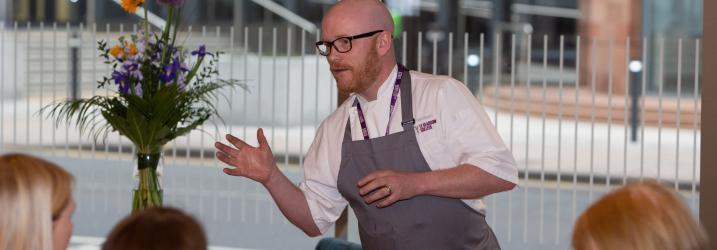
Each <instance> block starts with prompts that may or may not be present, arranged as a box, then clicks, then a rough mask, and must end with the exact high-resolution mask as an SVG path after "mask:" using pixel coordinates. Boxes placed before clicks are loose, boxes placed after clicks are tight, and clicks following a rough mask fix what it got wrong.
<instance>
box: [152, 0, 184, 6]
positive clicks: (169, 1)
mask: <svg viewBox="0 0 717 250" xmlns="http://www.w3.org/2000/svg"><path fill="white" fill-rule="evenodd" d="M157 2H159V3H161V4H164V5H169V6H173V7H179V6H181V5H182V4H184V0H157Z"/></svg>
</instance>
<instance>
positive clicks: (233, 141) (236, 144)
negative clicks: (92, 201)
mask: <svg viewBox="0 0 717 250" xmlns="http://www.w3.org/2000/svg"><path fill="white" fill-rule="evenodd" d="M226 138H227V141H229V143H231V144H232V145H234V147H236V148H237V149H242V148H243V147H251V145H249V144H246V142H244V141H242V140H241V139H239V138H236V137H234V136H233V135H231V134H227V136H226Z"/></svg>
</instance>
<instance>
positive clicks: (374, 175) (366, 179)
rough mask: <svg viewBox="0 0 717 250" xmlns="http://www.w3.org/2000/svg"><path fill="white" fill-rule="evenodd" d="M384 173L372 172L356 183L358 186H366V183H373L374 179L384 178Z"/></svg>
mask: <svg viewBox="0 0 717 250" xmlns="http://www.w3.org/2000/svg"><path fill="white" fill-rule="evenodd" d="M384 173H385V171H374V172H372V173H370V174H368V175H366V176H364V177H363V178H361V180H359V181H358V186H359V187H362V186H364V185H366V184H367V183H369V182H371V181H373V180H374V179H376V178H378V177H381V176H384Z"/></svg>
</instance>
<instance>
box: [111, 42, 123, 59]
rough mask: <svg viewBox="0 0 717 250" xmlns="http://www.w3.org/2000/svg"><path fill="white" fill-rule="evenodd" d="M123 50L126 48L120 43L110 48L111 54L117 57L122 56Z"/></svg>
mask: <svg viewBox="0 0 717 250" xmlns="http://www.w3.org/2000/svg"><path fill="white" fill-rule="evenodd" d="M123 52H124V49H122V46H119V45H115V46H114V47H112V48H110V54H111V55H112V56H114V57H115V58H120V57H121V56H122V53H123Z"/></svg>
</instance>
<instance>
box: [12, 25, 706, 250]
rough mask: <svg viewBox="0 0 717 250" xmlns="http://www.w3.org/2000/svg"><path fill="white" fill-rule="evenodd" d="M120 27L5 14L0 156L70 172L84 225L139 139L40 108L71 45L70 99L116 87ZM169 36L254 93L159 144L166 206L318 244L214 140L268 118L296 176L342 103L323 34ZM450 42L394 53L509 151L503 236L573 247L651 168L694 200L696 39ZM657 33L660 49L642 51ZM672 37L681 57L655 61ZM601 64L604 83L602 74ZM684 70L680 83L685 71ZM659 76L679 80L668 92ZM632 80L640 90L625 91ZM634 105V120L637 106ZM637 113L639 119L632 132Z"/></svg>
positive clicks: (241, 241) (494, 216)
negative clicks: (441, 80)
mask: <svg viewBox="0 0 717 250" xmlns="http://www.w3.org/2000/svg"><path fill="white" fill-rule="evenodd" d="M126 28H129V27H123V26H117V25H115V26H112V25H107V26H105V27H97V26H96V25H80V26H77V27H71V26H67V25H64V24H51V25H47V24H41V23H39V24H29V23H28V24H17V23H13V24H12V25H5V24H0V98H2V99H0V117H2V123H0V152H3V153H4V152H10V151H24V152H30V153H33V154H37V155H40V156H43V157H46V158H49V159H52V160H54V161H57V162H59V163H60V164H62V165H63V166H65V167H66V168H68V169H69V170H70V171H71V172H72V173H73V174H74V175H75V176H76V177H77V187H76V199H77V201H78V204H79V206H78V211H77V214H76V216H75V225H76V231H75V233H76V234H78V235H85V236H92V237H104V236H105V235H106V233H107V232H109V229H110V228H111V226H112V225H114V223H116V222H117V220H119V219H120V218H122V217H123V216H125V215H126V214H127V213H128V211H129V207H130V205H129V200H130V198H129V197H130V189H131V188H132V187H131V185H132V184H131V183H132V182H133V179H132V176H131V168H132V167H133V163H132V158H133V156H132V152H133V149H132V146H131V144H130V143H129V142H128V141H127V140H124V139H122V138H121V137H120V136H119V135H117V134H112V135H111V136H110V138H108V140H107V142H106V143H104V144H96V143H94V142H93V141H90V140H88V138H87V137H85V136H82V135H80V134H79V133H78V132H77V130H76V128H75V127H73V126H65V124H60V126H59V127H54V126H53V124H52V122H51V121H50V120H47V119H45V118H44V116H45V114H41V113H39V109H40V108H41V107H42V106H44V105H47V104H49V103H51V102H53V101H56V100H61V99H64V98H68V97H70V96H71V95H72V94H71V93H70V92H71V91H72V89H73V88H72V87H71V86H72V81H71V79H72V76H71V72H73V71H72V65H73V63H72V62H71V60H70V59H71V56H70V55H71V49H72V48H73V47H77V48H78V50H79V55H78V56H79V57H78V58H79V60H78V61H77V62H76V64H75V65H77V67H79V69H78V70H77V72H78V75H77V76H76V79H77V80H78V82H77V84H78V85H77V87H78V88H77V89H78V90H79V91H80V92H79V95H80V96H82V97H89V96H92V95H96V94H111V92H110V91H107V90H102V89H97V88H96V87H95V86H96V84H95V82H96V81H97V80H99V79H101V77H102V76H106V75H108V74H109V68H108V66H107V65H105V64H103V63H102V61H101V60H100V58H99V57H98V52H97V50H96V49H95V45H96V41H98V40H109V41H110V42H113V41H114V39H115V38H117V37H118V36H120V35H122V34H125V31H129V30H135V31H136V29H137V28H136V27H131V28H130V29H126ZM73 33H74V34H77V39H73V36H72V34H73ZM240 35H241V36H240ZM238 37H241V38H242V39H241V40H239V39H237V38H238ZM179 38H181V39H179V40H180V41H183V43H184V44H185V46H187V47H189V48H193V47H195V46H197V45H198V44H207V45H208V48H210V49H212V50H221V51H224V52H226V54H224V55H223V59H222V60H221V61H220V72H221V73H222V75H221V77H224V78H236V79H241V80H244V81H246V83H247V84H248V85H249V91H233V92H227V93H225V94H226V95H227V96H228V98H227V99H228V102H229V103H228V105H224V104H222V105H220V113H221V114H222V115H223V117H224V120H225V123H224V124H222V123H218V125H217V126H212V125H206V126H203V128H202V129H201V131H195V132H193V133H191V134H189V135H188V136H185V137H182V138H178V139H176V140H175V141H173V142H172V143H170V144H169V145H167V148H166V151H165V159H164V166H165V170H164V173H163V182H164V187H165V194H166V198H165V199H166V203H167V204H169V205H173V206H178V207H181V208H183V209H186V210H188V211H189V212H190V213H193V214H195V215H197V217H199V218H200V219H201V220H202V221H203V223H204V224H205V227H206V229H207V231H208V232H209V235H210V240H211V241H212V244H213V245H225V246H234V247H244V248H269V249H280V248H287V247H290V248H301V249H303V248H311V247H312V246H313V244H315V243H316V241H317V240H316V239H309V238H307V237H305V236H304V235H303V234H302V233H301V232H300V231H299V230H297V229H296V228H294V227H293V226H292V225H290V223H288V222H287V221H286V220H285V219H284V218H283V216H282V215H281V213H280V212H279V211H278V209H277V208H276V207H275V205H274V204H273V202H272V200H271V198H270V196H269V195H268V194H267V193H266V192H265V191H264V190H263V189H262V188H261V187H260V186H259V185H256V184H255V183H252V182H251V181H248V180H244V179H240V178H231V177H227V176H225V175H223V174H222V173H221V171H220V169H219V168H221V167H222V165H221V164H220V163H219V162H218V161H216V160H214V154H213V153H214V151H213V146H212V145H213V142H214V141H215V140H220V139H221V138H222V137H223V136H221V135H223V134H225V133H233V134H235V135H238V136H239V137H242V138H245V139H246V140H247V141H249V142H255V141H256V139H255V137H254V131H255V130H256V128H258V127H264V129H265V131H266V132H265V133H266V135H267V137H268V139H269V142H270V145H271V147H272V150H273V152H274V153H275V154H276V156H277V162H278V163H279V164H280V167H281V168H282V170H283V171H284V172H285V173H287V175H289V176H290V178H291V179H292V180H293V181H295V182H298V181H300V180H301V179H302V175H303V171H302V167H303V166H302V163H303V154H304V153H306V151H307V150H308V147H309V145H310V143H311V141H312V139H313V137H314V131H315V130H316V128H317V127H318V124H319V123H320V122H321V121H322V120H323V119H324V118H325V117H326V116H327V115H329V114H330V112H332V111H333V110H334V109H335V107H336V106H337V95H338V94H337V90H336V87H335V84H334V82H333V78H332V76H331V73H330V72H329V71H328V66H327V63H326V61H325V59H324V58H323V57H321V56H319V55H318V54H317V53H316V51H315V50H314V49H313V45H312V44H313V42H314V41H316V40H318V34H310V33H309V32H307V31H304V30H301V29H297V28H295V27H288V28H282V29H278V28H272V27H259V28H256V29H255V28H252V29H250V28H244V27H231V28H221V27H199V28H197V27H188V28H187V29H185V30H183V31H182V32H181V34H180V36H179ZM414 38H416V39H414ZM426 38H429V39H426ZM454 38H456V36H454V34H450V35H449V36H448V37H447V39H446V40H445V41H439V40H438V37H435V36H427V35H426V34H424V33H418V34H406V33H404V34H403V35H402V36H401V37H399V38H398V39H397V40H396V45H397V48H398V50H397V51H398V55H397V56H398V58H399V61H401V62H403V63H404V64H408V65H414V66H415V67H414V69H417V70H419V71H426V72H429V73H445V74H449V75H452V76H453V77H456V78H458V79H461V80H462V81H464V82H465V83H466V85H467V86H468V88H469V89H470V90H471V91H473V92H474V93H475V96H476V98H477V99H478V101H479V102H481V103H482V104H483V106H484V107H485V109H486V112H488V114H489V116H490V117H491V119H492V120H493V122H494V124H495V126H496V128H497V129H498V131H499V133H500V134H501V136H502V138H503V140H504V141H505V143H506V145H508V146H509V147H510V148H511V150H512V151H513V154H514V156H515V158H516V160H517V162H518V167H519V169H520V176H519V177H520V180H521V186H520V188H517V189H515V190H514V191H511V192H506V193H501V194H497V195H492V196H489V197H486V202H487V211H488V216H487V217H488V221H489V223H490V224H491V226H492V227H493V229H494V230H495V232H496V234H497V235H498V237H499V240H500V242H501V245H503V247H504V248H506V249H522V248H530V249H535V248H538V249H555V248H568V246H569V240H570V233H571V228H572V223H573V222H574V219H575V218H576V217H577V216H578V215H579V214H580V212H581V211H583V210H584V208H585V207H586V206H587V205H588V204H589V203H591V202H592V201H594V200H595V199H597V198H598V197H599V196H600V195H601V194H603V193H605V192H606V191H609V190H610V189H611V188H613V187H615V186H619V185H622V184H624V183H626V182H628V181H631V180H640V179H645V178H654V179H658V180H660V181H662V182H663V183H665V184H667V185H672V186H673V187H674V188H675V189H678V190H679V191H680V192H681V193H682V194H684V195H685V197H687V198H688V203H689V204H690V206H691V207H692V209H693V211H696V209H697V200H698V194H699V179H700V175H699V167H698V164H699V146H700V140H699V138H700V136H699V133H700V127H699V120H700V119H699V116H700V103H701V101H700V92H699V84H700V82H699V80H700V76H701V73H700V69H701V68H700V63H701V58H700V57H699V55H700V40H699V39H674V40H677V43H676V44H677V47H675V48H668V47H666V46H665V40H667V39H662V38H660V39H657V40H655V41H651V40H648V39H647V38H640V39H632V40H630V39H627V40H623V41H616V40H609V39H607V40H603V39H597V38H581V37H564V36H560V37H547V36H538V35H535V36H534V35H529V34H520V35H518V34H516V35H502V36H501V35H497V36H487V35H486V34H474V33H471V34H467V33H466V34H461V35H460V36H459V37H457V39H454ZM553 40H558V41H559V43H558V44H559V46H557V47H556V48H551V47H550V44H551V43H550V41H553ZM491 42H492V43H491ZM653 42H654V44H657V45H658V46H657V47H656V49H657V50H658V51H659V52H660V53H658V54H657V55H652V54H648V51H651V50H652V49H655V48H652V47H651V46H650V44H653ZM409 43H415V44H417V46H416V48H417V50H416V51H415V52H414V51H408V49H407V48H409V47H411V44H409ZM490 44H496V45H498V46H489V45H490ZM568 44H570V46H568ZM603 45H606V46H603ZM503 46H504V47H505V48H501V47H503ZM439 48H440V49H439ZM443 48H445V49H446V50H443ZM618 48H619V50H618ZM670 49H673V52H674V53H672V52H671V53H670V55H673V54H674V55H676V58H667V59H666V58H665V55H666V54H665V52H667V51H668V50H670ZM615 51H620V52H619V53H618V52H615ZM601 52H602V53H607V61H608V63H607V66H606V67H599V66H600V65H599V63H598V61H599V60H602V59H601V58H599V57H598V56H597V55H599V54H601ZM567 55H570V56H569V57H568V56H567ZM635 55H639V56H635ZM414 56H415V57H414ZM409 58H415V61H409ZM668 59H670V60H672V59H675V60H676V61H677V62H676V63H673V64H674V65H675V66H676V68H675V69H674V70H668V69H666V68H665V65H666V62H668V63H669V62H670V60H668ZM675 60H672V61H675ZM632 61H641V62H642V69H641V71H638V72H635V73H624V74H622V75H619V74H618V73H617V72H619V71H620V70H622V72H627V71H626V70H625V69H620V67H627V65H629V64H630V63H631V62H632ZM568 62H569V63H568ZM581 65H582V67H581ZM602 69H607V70H608V72H604V71H601V70H602ZM669 72H676V73H674V74H673V73H669ZM668 73H669V74H672V76H673V77H667V76H666V75H667V74H668ZM603 75H604V76H606V79H607V80H606V81H601V80H598V79H603V78H601V77H602V76H603ZM617 75H619V78H620V79H618V76H617ZM686 76H690V77H689V82H687V81H683V78H685V77H686ZM673 78H674V79H675V81H674V82H671V81H672V80H667V81H666V80H665V79H673ZM618 82H622V85H620V86H618V85H617V83H618ZM600 86H603V87H604V86H606V87H607V89H604V90H601V89H600V88H601V87H600ZM616 86H618V87H616ZM665 86H671V87H670V88H671V89H674V90H672V92H670V93H669V94H667V93H666V91H665V88H664V87H665ZM636 90H639V95H637V96H636V97H637V98H636V99H634V97H633V96H631V95H630V93H633V92H631V91H636ZM633 105H636V106H634V107H636V108H637V109H636V110H637V111H638V112H637V114H639V117H635V118H633V115H631V108H632V107H633ZM631 119H635V121H636V122H635V123H634V125H637V126H636V127H635V128H636V130H635V132H636V133H635V134H634V135H635V136H636V138H637V140H636V141H634V142H633V141H631V136H633V132H632V129H633V126H632V125H631ZM352 220H353V219H352ZM350 225H353V226H354V228H353V229H351V228H350V231H349V239H350V240H358V236H357V232H356V230H355V220H353V221H350ZM277 238H281V239H282V240H281V241H276V240H273V239H277Z"/></svg>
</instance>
